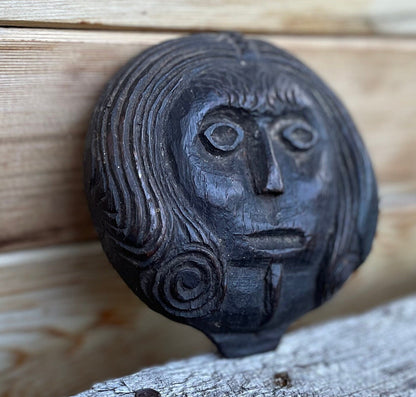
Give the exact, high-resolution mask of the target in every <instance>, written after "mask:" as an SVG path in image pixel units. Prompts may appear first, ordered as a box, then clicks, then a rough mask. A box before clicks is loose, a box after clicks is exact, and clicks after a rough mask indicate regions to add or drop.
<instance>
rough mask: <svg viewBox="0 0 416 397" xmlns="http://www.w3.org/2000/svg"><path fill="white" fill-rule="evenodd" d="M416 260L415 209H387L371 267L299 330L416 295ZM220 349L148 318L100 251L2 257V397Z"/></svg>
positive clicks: (61, 388) (70, 388) (51, 396)
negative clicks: (401, 297)
mask: <svg viewBox="0 0 416 397" xmlns="http://www.w3.org/2000/svg"><path fill="white" fill-rule="evenodd" d="M415 258H416V206H412V205H407V204H403V205H402V206H400V207H399V206H397V207H391V208H389V209H386V210H385V211H384V212H383V213H382V215H381V218H380V224H379V231H378V233H377V238H376V243H375V245H374V249H373V251H372V253H371V254H370V257H369V259H368V260H367V262H366V263H365V264H364V265H363V266H362V267H361V268H360V269H359V271H358V272H356V273H355V274H354V275H353V276H352V277H351V278H350V280H348V282H347V284H346V285H345V287H344V288H343V289H342V290H341V291H340V293H339V294H338V295H336V297H335V298H334V299H333V300H331V301H330V302H329V303H327V304H326V305H324V306H323V307H322V308H320V309H318V310H316V311H315V312H312V313H310V314H308V315H307V316H305V317H303V318H302V319H301V320H299V321H298V323H297V324H296V325H295V326H297V327H299V326H300V325H305V324H310V323H315V322H317V321H321V320H324V319H328V318H331V317H334V316H340V315H343V314H346V313H351V312H356V311H363V310H365V309H367V308H370V307H372V306H374V305H378V304H380V303H381V302H385V301H387V300H390V299H393V298H396V297H398V296H402V295H404V294H408V293H412V292H415V291H416V266H415ZM369 337H371V335H369ZM212 349H213V347H212V345H211V343H210V342H208V340H207V339H206V338H205V337H204V336H203V335H202V334H200V333H199V332H197V331H195V330H193V329H191V328H190V327H186V326H183V325H179V324H176V323H174V322H171V321H169V320H167V319H165V318H163V317H162V316H159V315H157V314H155V313H153V312H152V311H150V309H148V308H146V307H145V305H144V304H143V303H141V302H140V301H139V299H138V298H136V297H135V296H134V295H133V293H132V292H130V291H129V290H128V288H127V286H125V285H124V284H123V282H122V281H121V279H120V277H119V276H118V275H117V274H116V273H115V271H114V270H113V269H112V268H111V266H110V265H109V264H108V262H107V260H106V259H105V257H104V254H103V253H102V251H101V248H100V246H99V244H98V243H87V244H77V245H65V246H61V247H54V248H48V249H37V250H29V251H26V252H23V251H22V252H18V253H4V254H0V395H1V396H3V395H7V396H8V397H26V396H27V397H37V396H39V397H56V396H67V395H69V394H71V393H76V392H79V391H81V390H83V389H86V388H88V387H89V386H90V385H91V384H92V383H93V382H96V381H99V380H103V379H108V378H114V377H117V376H122V375H125V374H127V373H131V372H134V371H137V370H138V369H139V368H141V367H143V366H149V365H153V364H159V363H162V362H165V361H167V360H171V359H175V358H180V357H185V356H190V355H192V354H196V353H198V352H203V351H209V350H212Z"/></svg>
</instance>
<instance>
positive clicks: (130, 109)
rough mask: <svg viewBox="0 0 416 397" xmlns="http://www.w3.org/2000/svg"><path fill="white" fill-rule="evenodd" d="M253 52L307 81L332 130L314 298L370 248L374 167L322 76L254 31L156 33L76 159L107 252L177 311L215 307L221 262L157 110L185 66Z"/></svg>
mask: <svg viewBox="0 0 416 397" xmlns="http://www.w3.org/2000/svg"><path fill="white" fill-rule="evenodd" d="M253 56H255V57H259V58H260V59H261V60H264V61H267V62H270V63H278V64H279V65H283V66H284V67H285V68H286V69H287V70H288V73H291V74H293V75H294V77H295V78H296V79H297V81H298V82H299V83H300V85H302V86H306V87H309V91H310V93H312V95H313V96H314V98H315V100H316V101H317V102H318V103H320V104H321V106H322V108H323V109H324V111H325V113H326V118H327V119H328V120H329V122H330V123H331V127H333V131H334V134H336V136H334V137H333V143H334V145H333V146H334V148H335V150H336V151H337V154H336V157H337V161H338V170H337V173H338V178H337V189H338V193H339V195H338V196H339V197H340V198H341V199H340V200H339V203H338V208H339V211H338V216H337V219H336V220H334V222H335V224H336V233H335V236H334V237H333V239H332V241H331V244H329V247H328V253H327V255H326V257H325V258H324V260H323V262H322V264H321V270H320V273H319V277H318V280H317V282H318V287H317V297H316V303H317V304H319V303H320V302H322V301H323V300H325V299H326V298H328V297H329V296H331V295H332V293H333V292H334V291H335V290H336V289H337V288H339V287H340V285H341V284H342V283H343V282H344V281H345V280H346V278H347V277H348V276H349V275H350V273H351V272H352V271H353V270H354V269H355V268H356V267H357V266H359V265H360V264H361V262H362V261H363V260H364V259H365V257H366V256H367V254H368V252H369V250H370V246H371V242H372V239H373V236H374V232H375V225H376V219H377V211H376V210H374V208H376V207H377V193H376V185H375V179H374V174H373V171H372V168H371V164H370V162H369V159H368V156H367V153H366V150H365V148H364V145H363V143H362V141H361V139H360V137H359V135H358V133H357V131H356V128H355V126H354V124H353V122H352V120H351V118H350V117H349V115H348V113H347V111H346V110H345V108H344V107H343V106H342V104H341V103H340V102H339V100H338V99H337V98H336V97H335V95H334V94H333V93H332V92H331V91H330V90H329V89H328V88H327V86H326V85H325V84H324V83H323V82H322V81H321V80H320V79H319V78H318V77H317V76H316V75H315V74H314V73H313V72H312V71H311V70H309V69H308V68H307V67H306V66H305V65H303V64H302V63H301V62H300V61H298V60H297V59H296V58H294V57H292V56H291V55H289V54H287V53H286V52H284V51H282V50H280V49H277V48H275V47H273V46H272V45H269V44H267V43H264V42H261V41H254V40H244V39H242V38H241V37H240V36H238V35H233V34H228V33H225V34H205V35H194V36H189V37H186V38H181V39H177V40H172V41H168V42H164V43H162V44H160V45H158V46H155V47H152V48H149V49H148V50H146V51H144V52H143V53H141V54H140V55H138V56H137V57H136V58H134V59H133V60H132V61H131V62H130V63H129V64H127V65H126V66H125V67H124V68H123V69H121V70H120V71H119V73H118V74H117V75H116V76H115V77H114V78H113V80H112V81H111V82H110V84H109V85H108V87H107V89H106V90H105V92H104V93H103V95H102V96H101V99H100V102H99V103H98V105H97V107H96V109H95V112H94V115H93V118H92V121H91V125H90V129H89V132H88V137H87V145H86V151H85V167H84V168H85V188H86V191H87V195H88V201H89V206H90V210H91V212H92V216H93V220H94V224H95V226H96V229H97V231H98V234H99V236H100V238H101V241H102V244H103V248H104V250H105V252H106V254H107V256H108V257H109V259H110V262H111V263H112V264H113V265H114V266H115V267H116V269H117V270H118V272H119V273H120V274H121V276H122V277H123V278H124V280H125V281H126V282H127V284H128V285H129V286H130V288H131V289H132V290H133V291H134V292H135V293H136V294H137V295H139V296H140V297H141V298H142V299H144V300H145V301H146V302H147V303H148V304H149V306H151V307H152V308H153V309H155V310H157V311H160V312H163V313H164V314H167V315H168V316H170V317H171V318H174V319H175V320H177V321H185V320H186V319H189V318H195V317H202V316H205V315H207V314H209V313H210V312H211V311H212V310H213V309H214V308H216V307H218V305H219V304H220V303H221V301H222V299H223V295H224V293H225V284H226V280H225V271H224V270H225V265H226V263H225V260H224V256H223V253H222V252H221V249H220V245H219V243H218V241H217V239H216V237H215V235H214V234H213V232H212V231H211V230H209V228H208V227H207V225H206V224H205V223H204V222H203V221H202V219H201V218H200V217H199V216H198V215H197V214H196V213H195V212H196V211H195V210H194V209H193V207H192V205H191V204H190V203H189V202H188V200H187V197H186V195H185V194H184V193H183V191H182V189H181V188H180V187H179V186H178V183H177V180H176V177H175V172H174V170H173V169H172V164H171V163H172V162H171V159H169V153H168V152H169V148H168V141H169V139H170V138H169V129H168V128H167V127H166V126H167V124H166V120H165V118H166V113H168V111H169V109H170V107H171V105H172V102H173V101H174V99H175V98H177V97H178V96H180V95H183V92H184V90H186V89H187V88H188V87H187V84H188V83H189V80H190V76H192V75H197V74H201V73H203V72H204V70H205V71H206V73H209V70H213V69H215V65H216V64H218V63H220V62H222V61H229V60H230V59H234V60H235V59H236V58H238V59H244V57H253ZM184 76H186V78H185V79H184ZM187 82H188V83H187ZM225 89H226V88H225ZM237 95H238V93H237ZM207 101H208V99H207ZM162 120H164V122H162Z"/></svg>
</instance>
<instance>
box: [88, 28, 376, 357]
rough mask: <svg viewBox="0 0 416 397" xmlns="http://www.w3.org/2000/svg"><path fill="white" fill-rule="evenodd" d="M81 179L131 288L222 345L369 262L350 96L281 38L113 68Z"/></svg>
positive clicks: (262, 333) (195, 42) (233, 349)
mask: <svg viewBox="0 0 416 397" xmlns="http://www.w3.org/2000/svg"><path fill="white" fill-rule="evenodd" d="M85 185H86V192H87V196H88V201H89V206H90V209H91V213H92V217H93V220H94V223H95V226H96V228H97V231H98V234H99V237H100V239H101V241H102V244H103V248H104V250H105V252H106V254H107V256H108V258H109V260H110V261H111V263H112V264H113V265H114V267H115V268H116V269H117V271H118V272H119V273H120V275H121V276H122V277H123V279H124V280H125V282H126V283H127V284H128V285H129V287H130V288H131V289H132V290H133V291H134V292H135V293H136V294H137V295H138V296H139V297H140V298H141V299H142V300H143V301H145V302H146V303H147V304H148V305H149V306H150V307H151V308H152V309H154V310H156V311H158V312H160V313H162V314H164V315H166V316H168V317H169V318H171V319H173V320H175V321H179V322H183V323H186V324H189V325H191V326H193V327H195V328H198V329H200V330H201V331H203V332H204V333H205V334H206V335H207V336H208V337H209V338H211V340H212V341H213V342H214V343H215V344H216V345H217V346H218V348H219V350H220V352H221V353H222V354H224V355H225V356H228V357H235V356H241V355H246V354H252V353H257V352H261V351H265V350H269V349H272V348H274V347H276V345H277V344H278V342H279V339H280V337H281V335H282V334H283V332H284V331H285V330H286V328H287V327H288V326H289V324H290V323H291V322H293V321H294V320H295V319H296V318H298V317H299V316H301V315H302V314H304V313H305V312H307V311H309V310H311V309H313V308H315V307H317V306H319V305H320V304H322V303H323V302H324V301H325V300H326V299H328V298H329V297H330V296H331V295H332V294H333V293H334V292H335V291H336V290H338V288H339V287H340V286H341V285H342V284H343V283H344V281H345V280H346V279H347V278H348V277H349V275H350V274H351V273H352V272H353V271H354V270H355V269H356V268H357V267H358V266H359V265H360V264H361V263H362V262H363V261H364V259H365V258H366V256H367V254H368V253H369V251H370V248H371V244H372V240H373V237H374V233H375V227H376V222H377V213H378V210H377V207H378V199H377V188H376V181H375V178H374V174H373V170H372V167H371V163H370V160H369V157H368V155H367V152H366V149H365V147H364V145H363V143H362V141H361V139H360V137H359V135H358V133H357V130H356V128H355V126H354V124H353V121H352V120H351V118H350V116H349V115H348V113H347V111H346V109H345V108H344V106H343V105H342V104H341V103H340V101H339V100H338V99H337V97H336V96H335V95H334V93H333V92H332V91H331V90H330V89H329V88H328V87H327V86H326V85H325V84H324V83H323V82H322V80H320V79H319V78H318V77H317V76H316V75H315V74H314V73H313V72H312V71H311V70H310V69H308V68H307V67H306V66H305V65H304V64H302V63H301V62H300V61H299V60H297V59H296V58H294V57H293V56H291V55H290V54H288V53H287V52H285V51H282V50H280V49H278V48H276V47H274V46H272V45H270V44H268V43H266V42H263V41H259V40H248V39H245V38H243V37H242V36H240V35H238V34H233V33H221V34H201V35H193V36H189V37H184V38H180V39H177V40H172V41H167V42H164V43H162V44H160V45H157V46H154V47H152V48H149V49H148V50H146V51H144V52H143V53H141V54H140V55H138V56H137V57H136V58H134V59H133V60H132V61H131V62H130V63H128V64H127V65H126V66H125V67H124V68H123V69H121V70H120V72H119V73H118V74H117V75H116V76H115V77H114V78H113V79H112V81H111V82H110V84H109V85H108V87H107V89H106V91H105V92H104V94H103V95H102V97H101V99H100V101H99V103H98V105H97V107H96V109H95V112H94V115H93V118H92V122H91V126H90V130H89V133H88V137H87V146H86V153H85Z"/></svg>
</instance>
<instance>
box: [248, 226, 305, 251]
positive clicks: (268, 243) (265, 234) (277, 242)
mask: <svg viewBox="0 0 416 397" xmlns="http://www.w3.org/2000/svg"><path fill="white" fill-rule="evenodd" d="M241 237H242V238H243V240H244V241H246V242H247V243H248V244H249V245H250V246H251V247H253V248H256V249H258V250H263V251H286V250H298V249H302V248H304V247H305V244H306V238H305V233H304V232H303V231H302V230H299V229H272V230H262V231H259V232H255V233H251V234H245V235H242V236H241Z"/></svg>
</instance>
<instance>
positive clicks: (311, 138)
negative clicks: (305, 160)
mask: <svg viewBox="0 0 416 397" xmlns="http://www.w3.org/2000/svg"><path fill="white" fill-rule="evenodd" d="M276 127H277V130H278V132H281V134H282V138H283V139H284V140H285V141H286V142H288V143H289V144H290V145H291V146H292V147H293V148H294V149H297V150H308V149H310V148H312V147H313V146H314V145H315V144H316V142H317V141H318V133H317V132H316V130H315V129H314V128H313V127H312V126H311V125H309V124H308V123H306V122H305V121H303V120H282V121H281V122H279V123H278V125H277V126H276Z"/></svg>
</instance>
